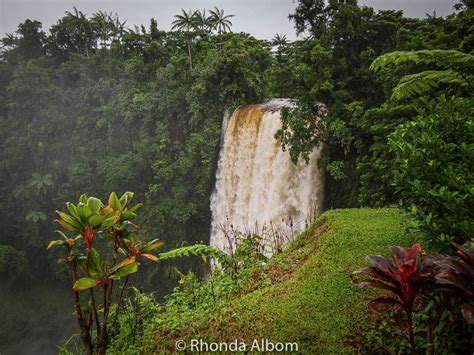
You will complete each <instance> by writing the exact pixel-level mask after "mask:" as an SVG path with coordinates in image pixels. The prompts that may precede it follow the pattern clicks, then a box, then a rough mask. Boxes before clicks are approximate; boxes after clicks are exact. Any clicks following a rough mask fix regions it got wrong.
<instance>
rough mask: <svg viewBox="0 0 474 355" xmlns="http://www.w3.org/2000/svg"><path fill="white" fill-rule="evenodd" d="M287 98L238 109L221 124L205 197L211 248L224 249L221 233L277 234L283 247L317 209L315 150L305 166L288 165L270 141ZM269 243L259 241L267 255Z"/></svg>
mask: <svg viewBox="0 0 474 355" xmlns="http://www.w3.org/2000/svg"><path fill="white" fill-rule="evenodd" d="M291 105H292V102H291V101H290V100H288V99H273V100H271V101H269V102H267V103H265V104H262V105H249V106H241V107H238V108H237V109H236V110H235V111H234V113H233V114H232V116H231V117H230V119H229V120H228V122H227V127H226V129H225V134H224V136H223V137H224V139H223V144H222V147H221V151H220V156H219V163H218V169H217V173H216V187H215V191H214V193H213V195H212V197H211V211H212V226H211V240H210V243H211V245H212V246H215V247H217V248H219V249H221V250H229V243H228V240H227V239H226V237H225V233H224V232H223V231H224V230H229V228H230V227H231V226H232V227H233V228H234V230H238V231H240V232H256V233H262V229H265V230H271V231H273V232H277V233H278V235H279V238H281V240H280V241H279V243H283V244H287V243H288V242H289V241H290V239H291V238H292V237H293V235H294V234H295V233H296V232H298V231H301V230H303V229H304V228H305V226H306V225H307V223H309V222H310V220H311V219H312V218H314V217H315V216H318V215H319V214H320V212H321V208H322V193H323V175H322V173H321V172H320V171H319V169H318V167H317V161H318V158H319V156H320V150H315V151H314V152H313V153H312V154H311V155H310V161H309V164H305V163H304V162H302V161H300V162H299V163H298V165H294V164H293V163H292V162H291V160H290V156H289V153H288V152H283V151H282V150H281V147H280V143H279V142H278V141H277V140H276V139H275V138H274V136H275V133H276V131H277V130H278V129H279V128H281V121H280V111H281V108H282V107H284V106H291ZM274 242H275V241H274V240H273V241H270V240H268V241H267V240H266V241H265V253H267V254H272V253H273V252H274V251H275V250H274V249H275V245H274V244H275V243H274Z"/></svg>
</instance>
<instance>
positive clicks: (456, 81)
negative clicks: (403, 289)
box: [392, 70, 469, 100]
mask: <svg viewBox="0 0 474 355" xmlns="http://www.w3.org/2000/svg"><path fill="white" fill-rule="evenodd" d="M440 84H447V85H452V86H456V87H458V88H459V89H466V88H468V87H469V81H468V79H467V78H466V77H463V76H462V75H461V74H460V73H458V72H456V71H453V70H427V71H423V72H421V73H416V74H410V75H405V76H404V77H402V78H401V80H400V82H399V83H398V85H397V86H396V87H395V88H394V89H393V92H392V99H394V100H402V99H406V98H409V97H414V96H419V95H421V94H424V93H426V92H428V91H430V90H432V89H436V88H438V86H439V85H440Z"/></svg>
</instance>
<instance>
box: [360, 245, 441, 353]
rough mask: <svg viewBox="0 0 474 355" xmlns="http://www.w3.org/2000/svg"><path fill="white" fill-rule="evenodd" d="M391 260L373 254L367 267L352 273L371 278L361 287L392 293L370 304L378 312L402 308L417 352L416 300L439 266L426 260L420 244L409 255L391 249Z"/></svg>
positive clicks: (361, 284) (396, 249)
mask: <svg viewBox="0 0 474 355" xmlns="http://www.w3.org/2000/svg"><path fill="white" fill-rule="evenodd" d="M390 252H391V255H392V257H391V259H389V258H386V257H384V256H382V255H369V256H367V258H366V260H367V262H369V263H371V264H372V266H371V267H364V268H362V269H358V270H356V271H354V272H353V273H352V276H353V277H354V276H356V275H359V274H365V275H369V276H371V278H370V279H366V280H363V281H360V282H359V283H358V287H359V288H361V287H365V286H369V285H370V286H374V287H377V288H380V289H383V290H386V291H389V292H390V294H391V295H390V296H380V297H377V298H376V299H374V300H372V301H371V302H370V303H369V308H370V309H372V310H375V311H378V312H386V311H391V312H393V311H395V310H397V309H398V308H402V309H403V311H404V312H405V316H406V320H407V323H408V336H409V340H410V344H411V346H412V349H415V341H414V335H413V311H414V304H415V299H416V298H417V296H418V295H419V292H420V291H421V288H422V287H423V286H424V285H425V284H426V282H427V281H428V280H430V279H431V277H432V275H433V272H434V269H435V265H434V263H433V262H432V260H430V259H428V258H422V259H421V260H419V256H420V253H421V246H420V244H414V245H413V246H412V247H411V248H410V250H409V251H408V252H407V251H406V250H405V249H404V248H402V247H395V246H392V247H391V248H390Z"/></svg>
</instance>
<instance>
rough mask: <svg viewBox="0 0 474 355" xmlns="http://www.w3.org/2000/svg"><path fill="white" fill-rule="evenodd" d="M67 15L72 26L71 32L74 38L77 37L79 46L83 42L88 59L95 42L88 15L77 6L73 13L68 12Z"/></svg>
mask: <svg viewBox="0 0 474 355" xmlns="http://www.w3.org/2000/svg"><path fill="white" fill-rule="evenodd" d="M65 14H66V17H68V18H69V20H70V21H68V23H69V25H70V26H71V28H70V30H71V31H72V32H73V33H74V37H76V41H77V42H78V43H77V44H78V45H80V44H79V42H83V43H82V44H83V46H84V51H85V52H86V56H87V57H88V56H89V49H91V47H92V43H93V41H94V38H93V37H94V33H93V31H92V28H91V24H90V22H89V21H88V20H87V17H86V15H85V14H84V13H83V12H82V11H79V10H78V9H77V8H76V7H75V6H74V7H73V12H71V11H66V12H65Z"/></svg>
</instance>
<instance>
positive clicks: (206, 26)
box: [193, 10, 214, 34]
mask: <svg viewBox="0 0 474 355" xmlns="http://www.w3.org/2000/svg"><path fill="white" fill-rule="evenodd" d="M193 19H194V22H193V25H194V28H195V29H196V30H199V31H200V32H201V33H204V34H209V33H210V32H211V31H212V28H213V25H214V24H213V23H212V18H211V17H206V10H202V12H201V11H199V10H196V11H194V14H193Z"/></svg>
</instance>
